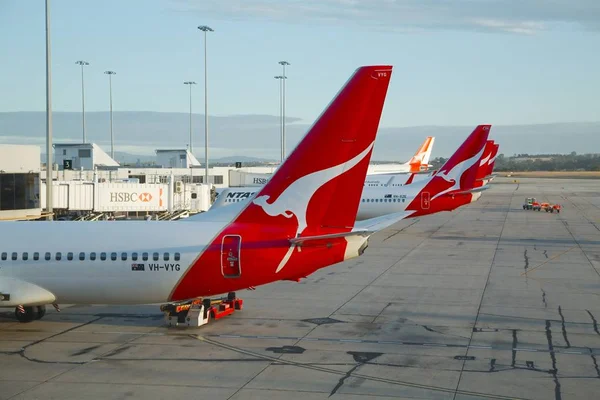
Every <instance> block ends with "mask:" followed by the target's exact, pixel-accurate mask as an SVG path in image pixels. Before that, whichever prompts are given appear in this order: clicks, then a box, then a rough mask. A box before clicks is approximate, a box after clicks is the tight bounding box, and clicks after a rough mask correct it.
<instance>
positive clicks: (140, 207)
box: [94, 182, 169, 212]
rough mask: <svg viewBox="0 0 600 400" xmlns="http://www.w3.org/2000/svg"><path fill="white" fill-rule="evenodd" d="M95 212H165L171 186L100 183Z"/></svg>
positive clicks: (97, 186) (96, 194)
mask: <svg viewBox="0 0 600 400" xmlns="http://www.w3.org/2000/svg"><path fill="white" fill-rule="evenodd" d="M95 196H96V200H95V202H94V211H100V212H104V211H109V212H111V211H113V212H114V211H165V210H167V208H168V202H169V185H166V184H146V183H120V182H119V183H117V182H113V183H109V182H107V183H98V184H97V185H96V193H95Z"/></svg>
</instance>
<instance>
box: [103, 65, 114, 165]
mask: <svg viewBox="0 0 600 400" xmlns="http://www.w3.org/2000/svg"><path fill="white" fill-rule="evenodd" d="M104 73H105V74H106V75H108V93H109V97H110V158H112V159H113V160H114V159H115V140H114V136H113V110H112V76H113V75H116V72H115V71H104Z"/></svg>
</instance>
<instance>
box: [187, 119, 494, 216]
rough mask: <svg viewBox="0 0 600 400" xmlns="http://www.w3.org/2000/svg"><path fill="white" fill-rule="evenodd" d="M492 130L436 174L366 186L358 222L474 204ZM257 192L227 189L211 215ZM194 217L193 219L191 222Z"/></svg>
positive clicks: (477, 135)
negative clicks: (395, 182)
mask: <svg viewBox="0 0 600 400" xmlns="http://www.w3.org/2000/svg"><path fill="white" fill-rule="evenodd" d="M490 127H491V126H490V125H479V126H477V127H476V128H475V130H473V132H472V133H471V134H470V135H469V137H467V139H466V140H465V141H464V143H463V144H462V145H461V146H460V147H459V148H458V149H457V151H456V152H455V153H454V154H453V155H452V156H451V157H450V158H449V159H448V160H447V161H446V163H445V164H444V165H443V166H442V167H441V168H440V169H439V170H438V171H436V172H435V173H434V174H432V175H424V176H423V177H421V178H419V179H418V180H414V181H407V183H406V184H403V185H399V186H393V185H391V186H387V187H370V186H364V187H363V191H362V195H361V202H360V206H359V209H358V214H357V217H356V218H357V221H362V220H365V219H370V218H377V217H382V216H385V215H387V214H394V213H399V212H403V213H405V216H404V218H409V217H411V218H412V217H417V216H423V215H428V214H433V213H436V212H440V211H452V210H454V209H456V208H457V207H460V206H463V205H466V204H469V203H471V202H472V201H474V200H473V199H474V198H473V194H474V193H480V192H481V191H483V190H486V189H487V188H488V186H487V185H485V184H481V183H482V182H483V180H482V181H477V177H478V176H479V175H481V177H486V175H487V174H488V171H489V166H488V165H487V163H488V161H489V160H490V159H491V155H490V148H489V147H488V146H489V143H488V141H487V138H488V135H489V130H490ZM486 149H488V151H487V152H486ZM480 171H481V172H480ZM409 175H410V177H415V176H419V175H417V174H409ZM409 180H410V178H409ZM257 190H258V189H257V188H253V187H246V188H229V189H226V190H224V191H222V192H221V194H220V195H219V197H217V200H216V201H215V203H214V204H213V205H212V206H211V208H210V209H209V211H208V213H210V212H213V210H216V209H219V208H222V207H225V206H226V207H230V206H231V205H233V204H237V203H240V202H241V203H243V202H247V201H248V200H251V199H252V198H253V196H254V195H255V194H256V191H257ZM477 198H479V197H477ZM341 202H343V200H342V201H341ZM194 218H195V217H190V218H188V220H190V219H192V220H193V219H194Z"/></svg>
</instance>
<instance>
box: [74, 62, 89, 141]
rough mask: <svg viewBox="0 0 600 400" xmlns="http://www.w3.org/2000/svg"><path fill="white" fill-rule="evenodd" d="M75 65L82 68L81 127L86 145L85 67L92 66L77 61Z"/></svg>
mask: <svg viewBox="0 0 600 400" xmlns="http://www.w3.org/2000/svg"><path fill="white" fill-rule="evenodd" d="M75 64H77V65H80V66H81V125H82V127H83V143H85V85H84V83H83V82H84V81H83V67H84V66H86V65H90V63H89V62H87V61H76V62H75Z"/></svg>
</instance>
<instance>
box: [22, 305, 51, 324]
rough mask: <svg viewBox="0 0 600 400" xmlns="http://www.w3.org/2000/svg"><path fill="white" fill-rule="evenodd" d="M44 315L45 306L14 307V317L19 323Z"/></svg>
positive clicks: (40, 317)
mask: <svg viewBox="0 0 600 400" xmlns="http://www.w3.org/2000/svg"><path fill="white" fill-rule="evenodd" d="M44 315H46V306H27V307H24V306H17V307H16V308H15V318H16V319H17V321H19V322H21V323H26V322H31V321H33V320H36V319H42V318H43V317H44Z"/></svg>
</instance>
